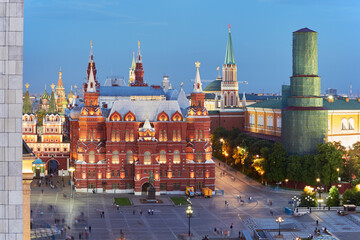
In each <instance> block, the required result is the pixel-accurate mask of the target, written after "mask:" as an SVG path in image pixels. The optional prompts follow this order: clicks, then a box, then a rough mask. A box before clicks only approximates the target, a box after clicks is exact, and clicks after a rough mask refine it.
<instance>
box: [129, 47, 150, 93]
mask: <svg viewBox="0 0 360 240" xmlns="http://www.w3.org/2000/svg"><path fill="white" fill-rule="evenodd" d="M138 47H139V48H138V54H137V56H136V67H135V83H133V84H131V86H133V87H147V86H148V85H147V83H144V69H143V64H142V56H141V52H140V41H139V42H138Z"/></svg>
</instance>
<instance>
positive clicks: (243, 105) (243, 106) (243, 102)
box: [241, 92, 246, 109]
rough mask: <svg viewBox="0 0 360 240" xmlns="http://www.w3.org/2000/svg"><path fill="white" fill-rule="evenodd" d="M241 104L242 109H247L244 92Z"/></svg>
mask: <svg viewBox="0 0 360 240" xmlns="http://www.w3.org/2000/svg"><path fill="white" fill-rule="evenodd" d="M241 102H242V104H241V105H242V108H243V109H244V108H245V107H246V97H245V92H243V97H242V99H241Z"/></svg>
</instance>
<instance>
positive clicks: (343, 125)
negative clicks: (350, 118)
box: [341, 118, 348, 130]
mask: <svg viewBox="0 0 360 240" xmlns="http://www.w3.org/2000/svg"><path fill="white" fill-rule="evenodd" d="M347 129H348V122H347V120H346V118H343V119H342V120H341V130H347Z"/></svg>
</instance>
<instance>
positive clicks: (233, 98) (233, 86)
mask: <svg viewBox="0 0 360 240" xmlns="http://www.w3.org/2000/svg"><path fill="white" fill-rule="evenodd" d="M230 29H231V25H230V24H229V35H228V41H227V45H226V53H225V62H224V65H223V68H222V70H223V80H222V82H221V101H222V103H223V106H224V107H239V106H240V98H239V92H238V91H239V85H238V82H237V67H236V64H235V59H234V52H233V46H232V40H231V30H230Z"/></svg>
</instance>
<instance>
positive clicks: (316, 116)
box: [281, 28, 328, 155]
mask: <svg viewBox="0 0 360 240" xmlns="http://www.w3.org/2000/svg"><path fill="white" fill-rule="evenodd" d="M283 97H284V98H285V99H284V101H283V103H284V108H283V109H282V130H281V139H282V142H283V144H284V146H285V148H286V150H287V151H288V152H289V153H290V154H299V155H305V154H307V153H314V152H316V150H317V144H319V143H323V142H325V141H326V140H327V123H328V113H327V110H326V109H325V108H323V99H322V97H321V80H320V77H319V76H318V51H317V32H315V31H313V30H310V29H308V28H303V29H300V30H298V31H296V32H293V75H292V77H291V78H290V93H289V94H287V96H283Z"/></svg>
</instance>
